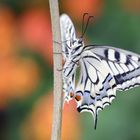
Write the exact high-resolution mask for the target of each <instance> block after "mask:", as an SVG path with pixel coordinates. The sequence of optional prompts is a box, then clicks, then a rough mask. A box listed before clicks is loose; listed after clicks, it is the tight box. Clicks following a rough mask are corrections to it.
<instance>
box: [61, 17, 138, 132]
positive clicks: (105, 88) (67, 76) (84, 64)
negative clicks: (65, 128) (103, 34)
mask: <svg viewBox="0 0 140 140" xmlns="http://www.w3.org/2000/svg"><path fill="white" fill-rule="evenodd" d="M85 15H86V14H84V16H83V20H84V17H85ZM88 20H89V18H88ZM82 28H83V25H82ZM86 28H87V26H86ZM60 29H61V40H62V52H63V53H62V54H63V58H64V61H65V63H64V66H63V70H62V75H63V90H64V100H65V101H67V102H69V101H70V100H71V99H73V98H74V99H75V101H76V102H77V110H78V111H79V112H90V113H91V114H92V116H93V118H94V128H95V129H96V126H97V117H98V112H99V110H103V109H104V108H105V106H107V105H111V103H112V100H113V99H115V97H116V91H117V90H119V91H124V90H128V89H131V88H133V87H136V86H139V85H140V55H138V54H136V53H133V52H130V51H127V50H123V49H119V48H114V47H111V46H99V45H84V41H83V34H84V32H85V30H86V29H85V30H84V31H82V36H81V37H80V38H77V37H76V32H75V28H74V25H73V23H72V21H71V19H70V17H69V16H68V15H66V14H62V15H61V16H60ZM82 30H83V29H82ZM78 67H80V76H79V78H78V83H76V80H77V79H76V75H77V68H78Z"/></svg>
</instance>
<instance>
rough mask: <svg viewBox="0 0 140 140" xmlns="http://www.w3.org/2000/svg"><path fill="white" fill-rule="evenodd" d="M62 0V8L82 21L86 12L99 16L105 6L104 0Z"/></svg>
mask: <svg viewBox="0 0 140 140" xmlns="http://www.w3.org/2000/svg"><path fill="white" fill-rule="evenodd" d="M61 2H62V10H63V11H64V12H65V13H67V14H69V15H70V16H71V17H73V18H74V19H75V20H77V21H80V22H81V20H82V15H83V14H84V13H89V14H90V15H93V16H95V17H97V16H99V15H100V14H101V11H102V6H103V0H63V1H61Z"/></svg>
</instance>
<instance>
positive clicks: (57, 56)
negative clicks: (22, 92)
mask: <svg viewBox="0 0 140 140" xmlns="http://www.w3.org/2000/svg"><path fill="white" fill-rule="evenodd" d="M49 4H50V13H51V23H52V34H53V40H54V41H53V52H55V53H54V54H53V60H54V106H53V124H52V137H51V139H52V140H61V124H62V102H63V97H62V73H61V71H59V70H60V69H62V56H61V52H62V51H61V46H60V44H59V43H55V41H57V42H61V35H60V24H59V22H60V21H59V8H58V0H49Z"/></svg>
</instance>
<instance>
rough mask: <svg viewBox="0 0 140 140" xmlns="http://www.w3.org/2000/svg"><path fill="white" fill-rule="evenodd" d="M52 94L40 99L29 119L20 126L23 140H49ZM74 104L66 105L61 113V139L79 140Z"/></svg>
mask: <svg viewBox="0 0 140 140" xmlns="http://www.w3.org/2000/svg"><path fill="white" fill-rule="evenodd" d="M52 103H53V102H52V93H51V95H47V96H46V97H42V98H41V100H40V101H39V102H38V103H37V104H36V106H35V107H34V109H33V112H32V114H31V116H29V118H27V119H26V121H25V122H24V123H23V125H22V127H21V128H22V129H21V130H22V134H23V139H24V140H31V139H35V140H49V139H51V130H52ZM77 114H79V113H77V111H76V110H75V105H74V102H73V103H71V104H70V105H66V106H65V108H64V112H63V122H62V139H63V140H77V139H80V125H79V120H78V117H79V116H78V115H77Z"/></svg>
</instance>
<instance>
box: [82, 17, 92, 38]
mask: <svg viewBox="0 0 140 140" xmlns="http://www.w3.org/2000/svg"><path fill="white" fill-rule="evenodd" d="M90 19H94V16H89V17H88V20H87V23H86V26H85V29H84V31H82V35H81V38H82V37H83V36H84V34H85V32H86V30H87V27H88V24H89V21H90Z"/></svg>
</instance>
